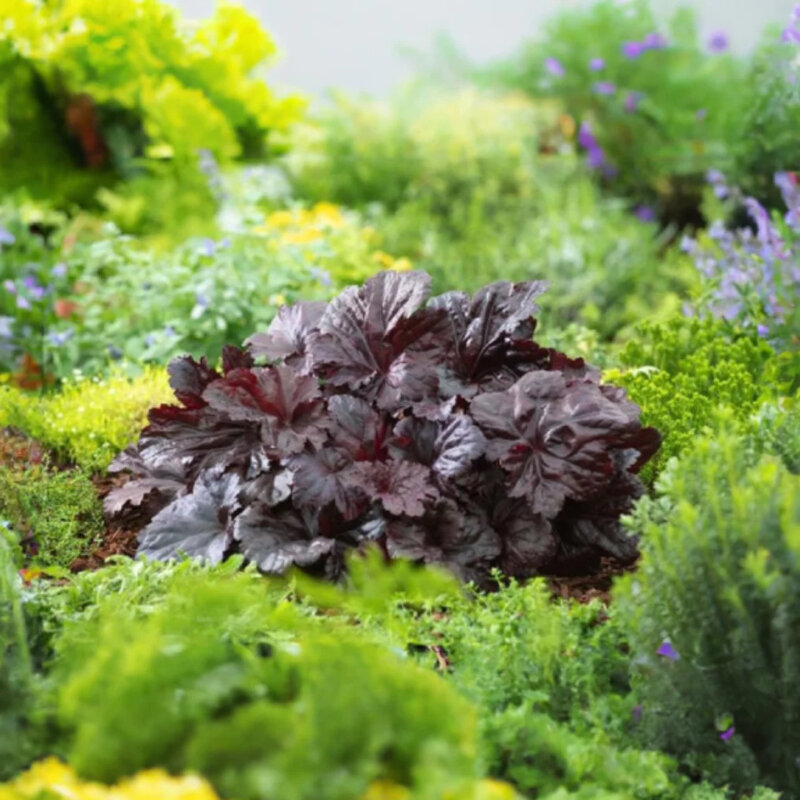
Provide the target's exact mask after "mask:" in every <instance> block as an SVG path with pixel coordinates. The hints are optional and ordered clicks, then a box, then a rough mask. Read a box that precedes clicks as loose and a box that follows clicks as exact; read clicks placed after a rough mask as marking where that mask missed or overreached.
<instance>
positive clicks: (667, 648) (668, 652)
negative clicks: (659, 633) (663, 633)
mask: <svg viewBox="0 0 800 800" xmlns="http://www.w3.org/2000/svg"><path fill="white" fill-rule="evenodd" d="M656 653H657V654H658V655H660V656H664V658H668V659H669V660H670V661H677V660H678V659H679V658H680V655H679V654H678V651H677V650H676V649H675V648H674V647H673V646H672V644H671V642H669V640H667V639H664V641H663V642H661V645H660V647H659V648H658V650H656Z"/></svg>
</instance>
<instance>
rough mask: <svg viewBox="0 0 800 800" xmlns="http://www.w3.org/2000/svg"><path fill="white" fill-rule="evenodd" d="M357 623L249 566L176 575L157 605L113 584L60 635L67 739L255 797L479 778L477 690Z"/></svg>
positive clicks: (94, 761)
mask: <svg viewBox="0 0 800 800" xmlns="http://www.w3.org/2000/svg"><path fill="white" fill-rule="evenodd" d="M331 626H332V627H331ZM348 628H349V626H347V625H335V624H334V622H333V621H331V622H330V623H329V625H325V626H322V625H321V624H320V623H319V622H318V621H314V620H313V619H310V618H309V617H308V616H306V615H305V614H303V613H301V612H300V611H299V610H293V609H292V607H291V606H290V605H289V604H287V603H286V602H283V601H281V599H280V594H279V593H276V592H275V590H274V589H271V588H270V586H269V584H266V583H265V582H264V581H263V580H262V579H261V578H259V577H258V576H257V575H255V574H252V573H243V574H238V575H229V576H216V577H215V576H214V575H212V574H208V573H206V574H194V575H192V574H179V575H178V576H177V577H175V579H174V580H172V581H170V583H169V586H168V590H167V592H166V594H165V595H164V596H163V597H162V599H161V600H160V602H159V603H158V604H157V605H156V606H155V607H154V606H152V605H151V606H150V607H149V609H148V607H146V606H145V607H139V608H136V607H132V606H131V605H130V603H128V602H126V597H125V594H124V593H123V594H118V595H110V596H106V598H105V599H103V600H101V601H100V602H99V604H98V607H97V609H96V611H95V612H94V613H93V614H92V615H91V616H87V615H84V616H83V617H81V618H79V619H78V620H76V621H74V622H72V623H68V624H67V625H66V628H65V629H64V631H63V633H62V634H61V635H60V637H59V638H58V640H57V641H56V654H57V655H56V660H55V670H54V672H53V676H52V677H53V680H54V686H55V687H56V688H55V700H56V703H57V708H58V715H59V719H60V722H61V725H62V726H63V730H64V738H63V745H62V747H63V749H64V751H65V752H66V753H67V755H68V757H69V762H70V763H71V764H72V765H73V766H74V767H75V769H76V771H77V772H78V773H79V774H80V775H82V776H84V777H87V778H90V779H100V780H104V781H113V780H116V779H118V778H119V777H121V776H124V775H128V774H132V773H134V772H135V771H137V770H139V769H143V768H147V767H149V766H154V765H159V766H163V767H165V768H167V769H168V770H170V771H171V772H174V773H180V772H183V771H185V770H187V769H190V770H195V771H199V772H200V773H202V774H203V775H205V776H206V777H207V778H208V779H209V780H210V781H211V782H212V784H213V785H214V786H215V787H216V788H217V789H218V790H219V791H220V792H221V793H223V794H224V795H226V796H236V797H241V798H254V800H255V799H256V798H258V799H259V800H262V799H263V798H268V797H275V798H342V800H344V799H345V798H347V799H348V800H349V798H354V797H359V796H360V795H361V794H362V793H363V792H364V791H366V790H367V788H368V787H369V785H370V784H371V783H374V782H375V781H379V780H384V781H391V782H392V783H396V784H399V785H400V786H405V787H408V788H409V789H411V790H412V792H413V797H419V798H427V797H435V796H439V795H437V794H436V792H437V787H438V789H439V791H441V788H442V787H443V786H450V787H453V788H454V789H457V788H458V786H459V784H461V785H463V786H467V787H468V786H469V785H470V784H471V783H472V781H473V778H474V776H475V773H476V767H475V758H476V753H475V718H474V711H473V710H472V708H471V707H470V705H469V703H468V702H467V701H466V700H464V699H462V698H460V697H459V696H458V695H457V694H456V693H455V691H454V690H453V689H451V688H450V687H448V686H447V684H446V683H445V682H443V681H442V680H441V679H440V678H438V677H437V676H436V675H434V674H432V673H431V672H429V671H427V670H425V669H423V668H422V667H419V666H416V665H414V664H413V663H410V662H409V661H407V660H404V659H403V658H402V657H400V656H398V655H397V654H396V653H394V652H391V651H390V650H388V649H387V648H386V647H385V646H383V645H377V644H373V643H371V642H370V641H369V640H368V639H367V638H366V637H364V636H363V635H359V633H358V631H353V630H352V629H349V630H348Z"/></svg>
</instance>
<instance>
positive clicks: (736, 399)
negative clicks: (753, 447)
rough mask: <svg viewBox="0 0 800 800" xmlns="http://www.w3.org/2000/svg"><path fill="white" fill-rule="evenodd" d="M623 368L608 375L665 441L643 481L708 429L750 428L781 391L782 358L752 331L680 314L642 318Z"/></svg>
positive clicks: (625, 351) (623, 354)
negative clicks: (660, 319) (650, 320)
mask: <svg viewBox="0 0 800 800" xmlns="http://www.w3.org/2000/svg"><path fill="white" fill-rule="evenodd" d="M618 359H619V362H620V363H621V364H622V365H623V366H622V367H619V368H614V369H609V370H606V372H605V373H604V377H605V378H606V379H607V380H609V381H612V382H613V383H615V384H618V385H620V386H624V387H625V389H627V391H628V392H629V393H630V396H631V399H632V400H634V401H635V402H636V403H638V404H639V405H640V406H641V408H642V418H643V420H644V421H645V422H647V423H648V424H650V425H653V426H655V427H656V428H658V430H659V431H661V432H662V434H663V436H664V441H663V443H662V445H661V448H660V449H659V451H658V453H657V454H656V455H655V457H654V458H653V460H652V461H651V462H650V464H648V465H647V466H646V467H645V470H644V473H643V478H644V480H645V481H647V482H652V481H653V480H654V479H655V477H656V476H657V475H658V473H659V472H660V471H661V470H662V469H663V467H664V465H665V464H666V462H667V461H668V460H669V459H670V458H671V457H672V456H676V455H680V454H681V453H683V452H684V451H685V450H687V449H691V448H692V447H693V446H694V442H695V440H696V438H697V437H698V436H699V435H701V434H702V432H703V431H704V430H706V429H712V430H717V429H720V424H719V422H718V419H719V411H720V409H721V408H722V407H725V408H728V409H730V410H731V411H732V416H730V417H726V418H725V425H724V426H722V427H725V426H729V425H730V424H734V425H740V426H744V425H745V423H746V421H747V420H748V418H749V417H750V416H751V415H752V414H753V413H754V412H755V411H757V410H758V408H759V406H760V405H761V403H762V402H763V401H764V400H767V399H770V398H771V397H773V396H775V395H776V394H778V393H780V391H781V383H782V382H783V381H784V380H785V376H784V375H783V370H782V368H781V361H780V360H779V359H778V358H777V356H776V355H775V353H774V351H773V350H772V348H771V347H770V346H769V345H768V344H767V343H766V342H764V341H763V340H761V339H759V338H758V337H757V336H756V335H755V333H754V332H737V331H735V330H734V331H731V330H730V329H729V326H727V325H726V324H725V323H724V322H719V321H714V320H698V319H693V318H686V317H674V318H672V319H671V320H669V321H667V322H665V323H657V324H653V323H642V324H641V325H640V326H638V327H637V328H636V330H635V334H634V335H633V336H632V337H631V339H630V340H629V341H628V342H627V344H626V345H625V346H624V347H623V348H622V350H621V352H620V353H619V354H618Z"/></svg>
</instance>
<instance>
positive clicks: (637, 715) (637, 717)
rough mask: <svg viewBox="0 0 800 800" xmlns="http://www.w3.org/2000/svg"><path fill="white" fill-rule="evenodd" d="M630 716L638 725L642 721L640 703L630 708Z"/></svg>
mask: <svg viewBox="0 0 800 800" xmlns="http://www.w3.org/2000/svg"><path fill="white" fill-rule="evenodd" d="M631 716H632V717H633V721H634V722H635V723H636V724H637V725H638V724H639V723H640V722H641V721H642V704H641V703H639V705H638V706H634V707H633V708H632V709H631Z"/></svg>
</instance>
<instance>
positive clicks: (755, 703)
mask: <svg viewBox="0 0 800 800" xmlns="http://www.w3.org/2000/svg"><path fill="white" fill-rule="evenodd" d="M795 413H796V412H795ZM769 427H770V426H768V427H767V428H766V429H762V430H760V431H758V432H756V433H755V434H751V435H749V436H744V437H742V436H739V437H737V436H736V435H735V434H732V433H729V432H718V433H717V434H716V436H715V437H714V438H705V439H702V438H701V439H695V441H694V443H693V445H692V447H691V448H690V449H687V450H686V451H685V452H684V454H683V455H682V456H681V458H679V459H678V460H677V461H675V462H673V463H672V464H670V466H669V467H668V468H667V470H666V471H665V472H664V473H663V475H662V478H661V480H660V482H659V483H658V485H657V489H658V491H659V492H660V494H661V497H660V498H659V499H657V500H642V501H641V503H640V506H639V508H638V509H637V513H636V514H635V515H634V516H633V518H632V520H631V527H632V528H633V529H634V530H635V531H636V532H637V533H639V534H641V539H640V544H641V548H642V551H643V555H642V560H641V562H640V567H639V570H638V572H637V573H635V574H633V575H631V576H630V577H628V578H626V579H625V582H624V584H623V586H622V588H621V589H620V591H619V592H618V596H617V602H618V604H619V606H620V608H621V609H622V611H621V614H622V618H623V619H625V620H626V622H625V624H626V626H627V629H628V633H629V639H630V644H631V649H632V654H633V659H634V660H633V664H634V665H635V667H634V679H635V686H636V690H637V693H638V696H639V697H640V700H641V728H642V735H643V737H644V740H645V741H646V742H647V743H648V744H649V745H651V746H655V747H658V748H660V749H663V750H666V751H667V752H671V753H674V754H676V755H678V756H679V757H680V758H681V760H682V761H683V762H684V763H685V764H686V765H687V766H688V767H690V768H691V769H693V770H698V771H701V772H703V773H706V774H709V775H710V776H712V777H714V779H715V780H717V781H719V782H729V783H730V784H731V785H732V786H735V787H737V788H739V789H747V788H750V787H752V786H753V785H754V783H755V782H757V781H759V780H761V781H763V782H766V783H769V784H770V785H772V786H774V787H775V788H776V789H780V790H783V791H785V792H787V793H788V795H787V796H794V795H795V794H796V793H797V791H798V780H799V779H798V771H797V754H798V752H800V738H798V719H800V692H799V691H798V686H797V681H796V675H797V665H798V663H800V613H799V612H798V608H800V570H798V555H799V554H800V479H799V478H798V476H797V475H795V474H791V473H790V472H789V470H788V469H787V468H786V467H785V466H784V464H783V463H782V462H781V461H780V460H779V459H778V458H775V457H774V456H771V455H761V454H762V453H764V450H765V448H766V449H769V442H770V441H771V440H772V439H773V436H774V425H773V426H772V427H773V430H769Z"/></svg>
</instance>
